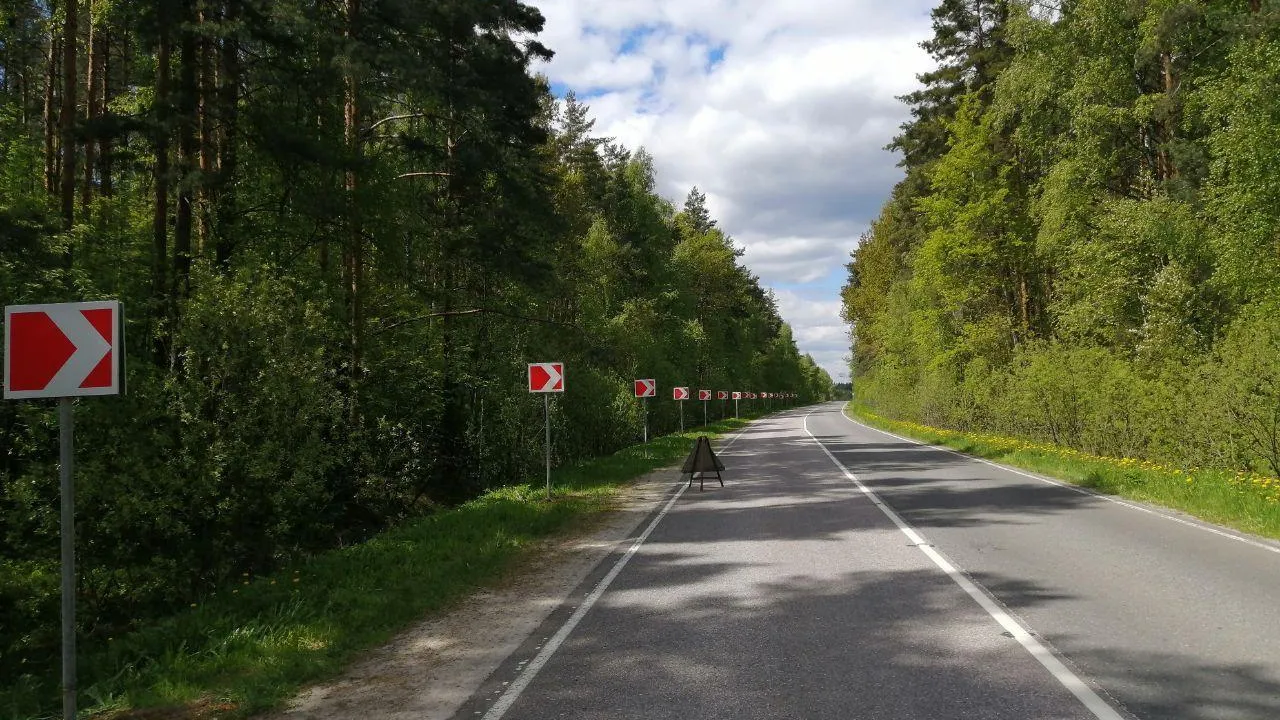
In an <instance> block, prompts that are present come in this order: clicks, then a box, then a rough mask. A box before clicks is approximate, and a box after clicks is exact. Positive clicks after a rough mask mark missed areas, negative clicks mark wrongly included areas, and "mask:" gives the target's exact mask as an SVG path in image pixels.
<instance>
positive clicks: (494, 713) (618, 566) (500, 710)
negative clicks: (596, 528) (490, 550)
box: [481, 428, 749, 720]
mask: <svg viewBox="0 0 1280 720" xmlns="http://www.w3.org/2000/svg"><path fill="white" fill-rule="evenodd" d="M748 429H749V428H743V429H742V432H740V433H738V434H737V435H734V436H733V439H731V440H730V441H729V442H727V443H725V446H724V447H722V448H721V449H720V452H724V451H726V450H728V449H729V448H730V447H732V446H733V444H734V443H736V442H737V441H738V438H740V437H742V436H743V435H746V434H747V430H748ZM688 487H689V486H688V485H687V484H686V483H685V481H684V480H681V481H680V486H679V488H678V489H677V490H676V493H675V494H674V495H672V496H671V499H670V500H668V501H667V504H666V505H665V506H663V508H662V512H659V513H658V516H657V517H655V518H654V519H653V521H652V522H650V523H649V526H648V527H646V528H645V529H644V532H643V533H641V534H640V537H638V538H636V541H635V542H634V543H632V544H631V547H630V548H628V549H627V552H626V554H624V555H623V556H622V557H621V558H618V562H616V563H614V565H613V568H611V569H610V570H609V574H608V575H605V576H604V579H603V580H601V581H600V582H599V583H598V584H597V585H596V586H595V589H593V590H592V591H591V592H590V593H589V594H588V595H587V597H586V598H584V599H583V601H582V604H581V605H579V606H578V609H577V610H575V611H574V612H573V614H572V615H570V616H569V619H568V620H565V621H564V624H563V625H561V626H560V629H559V630H557V631H556V634H555V635H552V636H551V639H550V640H548V641H547V642H546V643H545V644H544V645H543V646H542V650H541V651H539V652H538V654H537V655H536V656H534V658H533V660H532V661H530V662H529V664H528V665H525V666H524V670H523V671H522V672H521V673H520V675H519V676H518V677H516V679H515V681H513V682H512V683H511V684H510V685H508V686H507V689H506V691H505V692H503V693H502V695H501V696H500V697H499V698H498V699H497V700H495V701H494V703H493V706H492V707H490V708H489V711H488V712H486V713H485V714H484V717H483V718H482V719H481V720H498V719H499V718H501V717H502V716H503V715H505V714H506V713H507V711H508V710H510V709H511V706H512V705H514V704H515V702H516V700H519V699H520V694H521V693H523V692H524V690H525V688H527V687H529V683H531V682H533V679H534V678H535V677H536V676H537V675H538V671H540V670H542V666H543V665H546V664H547V661H548V660H550V659H551V656H552V655H554V654H555V652H556V650H559V649H560V646H561V645H563V644H564V641H565V640H567V639H568V637H569V634H570V633H572V632H573V629H574V628H576V627H578V623H580V622H582V618H583V617H585V616H586V614H587V611H589V610H590V609H591V607H592V606H593V605H595V604H596V601H598V600H599V599H600V596H602V595H604V593H605V591H606V590H608V589H609V585H610V584H611V583H612V582H613V581H614V579H615V578H617V577H618V573H621V572H622V568H624V567H626V566H627V562H629V561H630V560H631V558H632V556H634V555H635V554H636V552H637V551H639V550H640V546H641V545H643V544H644V541H645V540H648V539H649V533H652V532H653V529H654V528H656V527H658V523H660V522H662V518H664V517H666V516H667V512H668V511H670V510H671V506H672V505H675V504H676V501H677V500H679V499H680V496H681V495H683V494H684V491H685V490H686V489H687V488H688Z"/></svg>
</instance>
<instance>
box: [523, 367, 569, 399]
mask: <svg viewBox="0 0 1280 720" xmlns="http://www.w3.org/2000/svg"><path fill="white" fill-rule="evenodd" d="M548 365H558V366H560V370H559V374H560V389H559V390H534V389H533V388H531V387H530V388H529V392H530V393H533V394H535V395H543V394H546V393H562V392H564V385H565V377H564V363H562V362H536V363H529V368H528V370H525V372H524V384H525V387H529V373H530V371H532V370H533V369H534V368H535V367H546V366H548Z"/></svg>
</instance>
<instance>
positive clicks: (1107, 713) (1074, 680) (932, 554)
mask: <svg viewBox="0 0 1280 720" xmlns="http://www.w3.org/2000/svg"><path fill="white" fill-rule="evenodd" d="M813 412H816V410H815V411H812V412H810V413H809V415H812V414H813ZM842 414H843V413H842ZM809 415H805V416H804V431H805V433H806V434H807V435H808V436H809V437H810V438H812V439H813V441H814V442H815V443H817V444H818V447H820V448H822V452H823V453H825V454H826V456H827V458H828V459H830V460H831V462H832V463H834V464H835V466H836V467H837V468H839V469H840V471H841V472H842V473H844V476H845V478H847V479H848V480H849V481H850V482H852V483H853V484H854V485H855V486H856V487H857V488H858V490H859V491H861V492H862V494H863V495H866V496H867V498H868V499H870V500H871V502H873V503H875V506H876V507H878V508H880V512H882V513H884V514H885V517H887V518H889V520H891V521H893V524H894V525H896V526H898V529H899V530H901V531H902V534H903V535H906V536H907V539H909V540H910V541H911V544H912V545H913V546H914V547H916V548H918V549H919V550H920V552H922V553H924V554H925V555H926V556H927V557H928V558H929V559H930V560H932V561H933V564H934V565H937V566H938V569H940V570H942V572H944V573H946V575H947V577H949V578H951V580H952V581H954V582H955V584H956V585H959V586H960V589H962V590H964V591H965V593H967V594H968V595H969V597H971V598H973V600H974V601H975V602H977V603H978V605H979V606H981V607H982V609H983V610H986V611H987V614H988V615H990V616H991V618H992V619H993V620H995V621H996V622H997V623H999V625H1000V627H1002V628H1004V629H1005V630H1006V631H1007V632H1008V633H1009V634H1010V635H1012V636H1013V639H1015V640H1017V641H1018V644H1019V645H1021V646H1022V647H1023V649H1025V650H1026V651H1027V652H1028V653H1030V654H1031V656H1032V657H1034V658H1035V659H1036V660H1038V661H1039V662H1040V664H1041V665H1042V666H1044V669H1046V670H1048V671H1049V674H1051V675H1053V677H1054V679H1056V680H1057V681H1058V682H1059V683H1061V684H1062V686H1063V687H1065V688H1066V689H1067V690H1068V691H1069V692H1070V693H1071V694H1072V695H1074V696H1075V697H1076V699H1077V700H1079V701H1080V702H1081V704H1083V705H1084V706H1085V707H1086V708H1088V709H1089V711H1090V712H1092V713H1093V715H1094V717H1096V718H1098V720H1124V716H1123V715H1121V714H1120V713H1119V712H1117V711H1116V710H1115V709H1114V708H1112V707H1111V706H1110V705H1109V704H1107V702H1106V701H1105V700H1103V699H1102V698H1101V697H1099V696H1098V694H1097V693H1095V692H1094V691H1093V688H1091V687H1089V685H1088V684H1087V683H1085V681H1083V680H1081V679H1080V677H1079V676H1077V675H1076V674H1075V673H1073V672H1071V670H1070V669H1069V668H1068V667H1067V666H1066V665H1064V664H1063V663H1062V661H1061V660H1059V659H1058V657H1057V656H1056V655H1054V654H1053V653H1052V652H1050V650H1049V649H1048V648H1046V647H1045V646H1044V645H1042V644H1041V643H1040V641H1039V640H1036V639H1035V637H1034V636H1032V635H1031V633H1030V631H1028V630H1027V629H1026V628H1024V627H1023V626H1022V624H1021V623H1019V622H1018V621H1017V620H1014V619H1013V617H1012V616H1011V615H1009V613H1007V612H1005V611H1004V610H1003V609H1002V608H1001V607H1000V606H999V605H998V604H997V603H996V601H995V600H994V599H992V596H991V595H990V594H989V593H988V592H987V591H986V589H984V588H982V587H981V586H980V585H978V584H977V583H975V582H974V581H973V580H970V579H969V577H968V576H967V575H965V574H964V573H962V572H960V571H959V570H957V569H956V567H955V566H954V565H952V564H951V563H950V562H949V561H948V560H947V559H946V558H944V557H943V556H942V554H941V553H939V552H938V551H937V550H935V549H934V548H933V547H932V545H930V544H929V543H928V542H927V541H926V540H925V539H924V537H922V536H921V535H920V533H919V532H917V531H916V529H915V528H913V527H911V526H910V525H909V524H907V522H906V521H905V520H903V519H902V517H901V516H899V515H898V513H896V512H894V510H893V508H890V507H889V506H888V505H886V504H885V502H884V501H883V500H881V499H880V496H879V495H876V494H875V492H873V491H872V490H871V488H868V487H867V486H866V485H863V484H862V481H861V480H859V479H858V476H857V475H854V474H853V473H852V472H850V471H849V468H847V467H845V465H844V463H842V462H840V460H839V459H837V458H836V456H835V455H833V454H832V453H831V451H830V450H828V449H827V446H826V445H825V444H823V442H822V441H821V440H819V439H818V437H817V436H816V435H814V434H813V433H812V432H810V430H809Z"/></svg>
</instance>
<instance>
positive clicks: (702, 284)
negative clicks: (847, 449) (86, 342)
mask: <svg viewBox="0 0 1280 720" xmlns="http://www.w3.org/2000/svg"><path fill="white" fill-rule="evenodd" d="M0 19H2V22H0V304H16V303H26V302H56V301H71V300H88V299H104V298H118V299H120V300H121V301H122V302H123V304H124V307H125V311H126V315H127V318H128V320H127V342H128V358H129V360H128V393H127V394H126V395H124V396H121V397H116V398H105V399H93V400H91V401H84V402H80V403H78V405H77V409H76V413H77V420H76V432H77V437H76V443H77V454H78V460H77V482H78V488H79V489H78V493H79V498H78V501H79V508H80V513H79V517H78V535H79V553H80V568H81V571H82V572H81V581H80V587H79V604H80V608H81V610H80V617H81V627H80V632H81V635H82V638H83V640H82V643H84V644H85V645H86V647H89V648H92V647H93V646H94V645H95V644H96V643H101V642H102V641H103V640H104V639H105V638H106V637H109V636H110V635H112V634H113V633H119V632H122V631H123V630H126V629H128V628H129V627H132V626H135V625H137V624H138V623H143V622H145V621H146V620H147V619H148V618H151V617H156V616H158V615H162V614H164V613H166V612H169V611H171V610H172V609H173V608H175V607H180V606H185V604H186V603H188V602H192V601H193V600H194V599H196V598H198V597H200V596H201V594H202V593H205V592H208V591H210V589H212V588H216V587H218V586H219V585H221V584H223V583H225V582H226V581H227V579H228V578H231V577H233V576H234V577H238V576H239V575H240V574H241V573H246V572H253V573H259V572H264V571H268V570H270V569H271V568H273V567H277V566H279V564H280V563H282V562H286V561H289V560H291V559H295V558H297V557H298V556H300V555H305V554H308V553H313V552H317V551H320V550H323V549H326V548H330V547H335V546H339V545H345V544H349V543H352V542H355V541H358V540H360V539H362V538H365V537H368V536H369V535H370V534H371V533H374V532H376V531H378V530H380V529H382V528H386V527H389V526H391V525H394V524H396V523H398V522H400V521H403V520H404V519H406V518H409V517H412V516H418V515H421V514H423V513H429V512H431V511H432V510H433V509H435V508H439V507H444V506H448V505H451V504H454V503H457V502H459V501H462V500H466V499H468V498H471V497H474V496H476V495H477V494H478V493H481V492H483V491H484V490H486V489H487V488H491V487H495V486H499V485H505V484H511V483H518V482H522V481H525V480H529V479H536V478H538V477H540V475H539V473H540V467H541V462H542V452H543V450H542V438H543V419H542V412H543V408H542V399H541V398H540V397H537V396H531V395H529V394H528V393H527V392H526V388H525V371H526V369H525V366H526V363H528V362H535V361H548V360H556V361H563V362H565V363H566V368H567V380H566V385H567V392H566V393H565V394H564V395H563V396H557V397H556V398H555V399H554V400H553V402H552V419H551V422H552V424H553V427H554V437H555V443H554V445H555V447H554V457H555V462H557V463H563V462H567V461H571V460H574V459H577V458H583V457H587V456H593V455H598V454H603V453H609V452H611V451H614V450H617V449H618V448H620V447H623V446H626V445H630V444H633V443H635V442H638V441H639V439H640V436H641V432H642V426H641V423H642V409H641V406H640V404H639V403H637V401H635V399H634V398H633V397H632V389H631V380H632V379H633V378H636V377H654V378H657V380H658V382H659V385H660V388H661V390H662V391H663V392H664V393H665V392H667V391H668V389H669V388H670V387H671V386H672V385H676V384H683V385H692V386H694V387H702V388H714V389H741V390H748V389H749V390H753V391H792V392H796V393H798V394H799V397H800V399H801V400H802V401H812V400H816V399H822V398H826V397H827V396H828V395H829V394H830V392H831V381H830V378H829V377H828V376H827V375H826V373H825V372H823V371H822V370H821V369H820V368H818V367H817V366H816V365H815V363H814V362H813V360H812V358H810V357H808V356H805V355H801V354H800V353H798V352H797V349H796V346H795V343H794V342H793V339H792V336H791V331H790V329H789V328H788V327H787V325H786V324H784V323H783V322H782V320H781V318H780V317H779V315H778V311H777V307H776V304H775V301H774V298H773V296H772V294H771V293H770V292H769V291H768V290H767V289H766V288H764V287H762V286H761V284H760V282H759V281H758V279H757V278H756V277H755V276H753V275H752V274H751V273H750V272H749V271H748V270H747V269H745V267H744V266H743V265H742V264H741V262H740V257H741V254H742V253H741V251H740V250H739V249H738V248H737V247H735V245H734V243H733V241H732V239H731V238H729V237H728V236H727V235H726V234H725V233H724V232H722V231H721V230H720V229H719V228H718V227H717V226H716V222H715V220H713V219H712V218H711V217H710V216H709V214H708V211H707V208H706V206H705V203H704V196H703V195H702V194H701V193H699V192H698V191H697V189H696V188H695V189H694V190H693V191H692V192H690V193H689V195H688V197H687V199H685V200H684V204H683V207H682V208H677V207H675V206H673V205H672V203H671V202H669V201H667V200H664V199H663V198H662V197H660V196H659V195H658V194H657V193H656V192H655V177H654V168H653V163H652V160H651V158H650V157H649V156H648V155H646V154H645V153H644V152H643V151H642V150H638V149H637V150H629V149H627V148H624V147H620V146H618V145H617V144H615V143H613V142H612V141H610V140H609V139H607V138H600V137H597V136H595V135H593V134H592V129H593V128H592V121H591V120H590V118H589V114H588V109H587V108H586V107H585V105H583V104H582V103H579V102H578V101H576V100H575V99H574V98H573V97H572V96H569V97H566V98H562V99H560V100H557V99H556V98H554V97H553V95H552V93H551V92H550V88H549V84H548V82H547V81H546V79H545V78H543V77H540V76H538V75H537V74H535V73H534V68H535V64H536V62H538V61H540V60H545V59H547V58H549V57H550V56H551V51H550V50H549V49H548V48H545V47H544V46H542V45H541V44H540V43H539V42H538V41H537V40H536V37H537V33H538V32H539V31H540V30H541V28H542V24H543V18H542V17H541V15H540V14H539V12H538V11H537V10H535V9H533V8H531V7H529V6H527V5H525V4H522V3H520V2H518V1H517V0H493V1H487V2H473V1H471V0H342V1H341V2H312V1H311V0H159V1H157V2H138V1H136V0H56V1H55V0H0ZM723 410H724V405H723V404H720V405H716V406H715V407H714V408H713V413H715V414H718V412H717V411H719V412H723ZM55 414H56V413H55V411H54V406H53V404H51V403H49V402H6V403H3V404H0V618H2V619H0V685H10V686H11V685H12V684H13V683H17V682H51V681H53V680H55V679H56V672H55V670H54V669H55V668H56V656H57V653H56V648H57V638H58V622H57V568H58V566H57V557H58V552H57V543H58V539H57V538H58V524H57V506H58V485H57V467H56V459H57V455H56V453H57V427H56V418H55ZM649 423H650V428H651V429H657V430H659V431H663V430H671V429H673V426H674V425H675V424H676V405H675V403H672V402H670V401H665V402H655V403H653V404H652V405H651V408H650V417H649Z"/></svg>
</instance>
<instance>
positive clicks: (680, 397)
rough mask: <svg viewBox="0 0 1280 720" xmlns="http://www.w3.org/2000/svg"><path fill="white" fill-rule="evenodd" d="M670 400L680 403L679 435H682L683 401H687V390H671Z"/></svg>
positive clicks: (679, 388)
mask: <svg viewBox="0 0 1280 720" xmlns="http://www.w3.org/2000/svg"><path fill="white" fill-rule="evenodd" d="M671 399H672V400H676V401H678V402H679V403H680V434H681V435H683V434H684V401H685V400H688V399H689V388H687V387H678V388H671Z"/></svg>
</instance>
